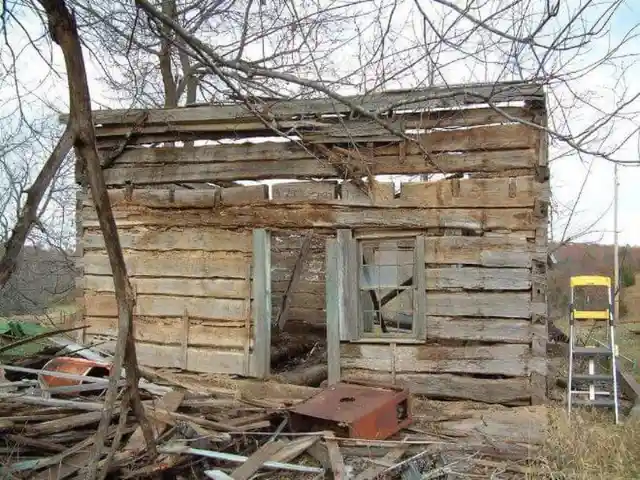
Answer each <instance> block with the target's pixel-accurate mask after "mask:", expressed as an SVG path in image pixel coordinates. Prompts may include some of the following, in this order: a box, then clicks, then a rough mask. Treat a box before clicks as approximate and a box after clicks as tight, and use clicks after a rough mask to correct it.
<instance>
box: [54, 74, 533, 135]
mask: <svg viewBox="0 0 640 480" xmlns="http://www.w3.org/2000/svg"><path fill="white" fill-rule="evenodd" d="M345 98H346V99H347V100H348V101H349V102H352V103H354V104H356V105H358V106H359V107H360V108H362V109H365V110H370V111H377V110H379V111H381V112H386V111H388V110H390V109H393V108H394V107H399V108H403V109H407V110H409V109H418V108H425V109H431V108H434V107H439V108H443V107H458V106H460V105H471V104H477V103H480V104H482V103H486V102H487V100H490V101H491V102H492V103H500V102H512V101H525V100H543V99H544V90H543V88H542V86H541V85H536V84H525V83H515V82H508V83H490V84H481V83H477V84H465V85H449V86H447V87H431V88H429V89H423V90H402V91H396V92H382V93H371V94H368V95H365V96H349V97H345ZM265 107H266V111H267V112H268V114H269V115H270V116H272V117H271V118H276V119H279V118H288V117H292V116H298V115H303V116H306V115H310V114H316V115H317V114H323V113H324V114H335V113H349V112H350V111H351V108H350V107H348V106H347V105H345V104H342V103H341V102H337V101H335V100H333V99H326V98H322V99H313V100H283V101H279V102H269V103H266V104H264V105H260V106H258V108H259V109H260V110H263V109H265ZM248 113H249V115H247V114H248ZM141 114H146V121H145V123H146V124H155V123H159V124H167V123H169V124H170V123H176V122H178V121H180V122H193V123H196V122H207V121H209V122H213V121H217V120H218V121H219V120H222V121H227V120H229V119H238V118H242V117H252V118H255V115H254V114H253V113H252V112H251V111H250V110H249V109H248V108H247V107H246V106H245V105H243V104H238V105H225V106H215V105H207V106H195V107H187V108H174V109H155V110H106V111H105V110H97V111H94V112H93V116H94V117H93V118H94V122H95V124H96V125H112V124H121V123H128V124H134V125H135V124H137V123H139V119H140V116H141ZM61 121H66V120H65V118H64V116H62V117H61Z"/></svg>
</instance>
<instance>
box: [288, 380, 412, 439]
mask: <svg viewBox="0 0 640 480" xmlns="http://www.w3.org/2000/svg"><path fill="white" fill-rule="evenodd" d="M289 412H290V414H291V428H292V430H294V431H317V430H332V431H333V432H335V433H336V434H337V435H339V436H342V437H351V438H364V439H371V440H382V439H385V438H388V437H390V436H392V435H394V434H395V433H397V432H398V431H400V430H401V429H403V428H405V427H407V426H408V425H409V424H410V423H411V405H410V397H409V391H408V390H407V389H405V388H399V387H396V386H393V385H378V384H368V383H364V382H362V383H361V382H340V383H337V384H335V385H332V386H330V387H327V388H325V389H324V390H322V391H321V392H320V393H318V394H316V395H314V396H313V397H311V398H309V399H307V400H306V401H304V402H301V403H299V404H297V405H295V406H294V407H292V408H290V409H289Z"/></svg>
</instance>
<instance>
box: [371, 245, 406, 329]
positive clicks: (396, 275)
mask: <svg viewBox="0 0 640 480" xmlns="http://www.w3.org/2000/svg"><path fill="white" fill-rule="evenodd" d="M359 246H360V248H359V290H360V295H359V302H360V316H361V318H360V320H361V322H362V323H361V324H362V332H363V333H364V334H365V335H367V336H375V337H383V336H394V335H407V334H411V333H412V331H413V318H414V298H413V297H414V292H413V274H414V270H415V260H414V258H415V252H414V251H415V239H414V238H402V239H383V240H361V241H360V245H359Z"/></svg>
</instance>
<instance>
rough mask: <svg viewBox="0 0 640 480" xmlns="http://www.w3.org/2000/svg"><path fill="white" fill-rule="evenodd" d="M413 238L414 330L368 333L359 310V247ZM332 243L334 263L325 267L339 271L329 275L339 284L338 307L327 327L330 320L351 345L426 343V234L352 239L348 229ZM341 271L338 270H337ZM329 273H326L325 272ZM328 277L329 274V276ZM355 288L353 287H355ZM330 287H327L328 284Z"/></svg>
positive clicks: (360, 259)
mask: <svg viewBox="0 0 640 480" xmlns="http://www.w3.org/2000/svg"><path fill="white" fill-rule="evenodd" d="M410 239H413V242H414V243H413V252H414V263H413V266H414V280H415V279H416V276H417V281H414V282H413V285H412V295H413V328H412V331H411V332H408V333H406V334H405V333H401V334H393V333H386V334H382V335H376V334H373V335H372V334H369V333H365V332H364V316H363V311H362V301H361V298H360V292H361V290H360V286H361V283H360V268H361V266H362V257H361V256H360V254H361V245H362V243H363V242H367V243H369V242H380V243H383V242H385V241H390V240H391V241H393V240H403V241H406V240H410ZM332 242H335V246H336V255H337V258H336V259H335V262H327V267H328V268H334V269H335V268H338V271H335V272H331V275H330V276H331V277H332V278H335V279H338V283H339V285H338V286H337V287H338V288H336V294H337V296H338V301H339V305H340V308H339V309H338V311H337V312H336V315H337V318H336V319H332V318H329V315H328V317H327V324H329V322H331V321H335V322H337V323H339V329H340V340H341V341H348V342H353V343H386V344H390V343H398V344H402V343H408V344H411V343H423V342H424V341H425V340H426V324H427V315H426V300H427V290H426V264H425V235H424V234H422V233H418V232H416V233H413V232H412V233H411V234H407V233H399V232H389V233H388V234H382V235H381V234H377V235H376V236H375V238H371V237H362V238H354V236H353V233H352V231H351V230H348V229H339V230H338V232H337V235H336V239H335V240H332ZM340 270H341V271H340ZM327 273H329V272H327ZM328 277H329V275H328ZM354 285H355V288H354ZM328 287H329V285H328ZM329 301H330V298H329V297H327V302H329ZM327 313H329V303H327Z"/></svg>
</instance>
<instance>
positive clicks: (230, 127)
mask: <svg viewBox="0 0 640 480" xmlns="http://www.w3.org/2000/svg"><path fill="white" fill-rule="evenodd" d="M247 113H248V112H247ZM503 113H504V114H503ZM505 115H506V116H505ZM384 120H385V121H386V122H387V123H388V125H390V126H391V127H392V128H393V129H395V130H396V131H398V130H399V131H406V130H412V129H418V130H420V129H428V128H450V127H473V126H478V125H494V124H498V123H514V122H518V121H523V122H532V121H533V120H534V114H533V113H532V112H531V110H529V109H526V108H521V107H503V108H501V109H500V112H497V111H496V110H494V109H492V108H471V109H454V110H432V111H427V112H420V113H399V114H395V115H394V117H393V119H392V120H390V121H389V120H388V119H386V118H385V119H384ZM275 126H276V128H279V129H281V130H289V129H290V128H293V127H295V128H296V129H297V131H298V132H304V134H305V135H308V134H312V135H313V134H315V133H318V134H321V135H323V137H324V138H325V139H326V140H327V141H331V142H336V143H344V142H345V140H346V139H348V140H347V141H353V140H356V141H359V142H365V141H397V140H398V137H397V136H395V135H393V134H392V133H391V132H389V130H387V129H386V128H384V127H383V126H382V125H380V124H379V123H377V122H374V121H373V120H371V119H369V118H355V119H353V118H348V117H345V116H342V117H337V116H330V117H324V118H322V119H315V120H313V121H310V120H303V121H299V120H293V121H280V122H277V124H276V125H275ZM130 131H131V127H130V126H127V125H123V126H119V125H117V124H114V125H106V126H99V127H97V128H96V136H97V137H98V146H99V148H101V149H107V148H112V147H117V146H119V145H120V144H121V142H122V141H123V140H124V139H125V137H126V135H127V134H128V133H129V132H130ZM137 132H138V133H137V134H136V135H132V136H129V137H128V138H127V145H132V144H149V143H161V142H166V141H172V140H174V141H175V140H189V139H196V138H201V139H211V140H215V139H221V138H225V137H229V136H231V135H233V136H234V137H235V138H238V137H240V138H242V137H249V136H264V135H267V136H271V135H273V129H272V128H268V127H266V126H265V125H264V123H262V122H261V121H259V120H258V119H256V118H255V117H253V118H252V117H251V116H249V117H244V118H234V119H231V120H228V121H223V122H202V123H196V124H194V123H192V122H180V121H179V120H178V121H176V122H171V123H169V124H167V123H165V124H155V125H154V124H145V125H141V126H140V128H138V129H137Z"/></svg>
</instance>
